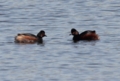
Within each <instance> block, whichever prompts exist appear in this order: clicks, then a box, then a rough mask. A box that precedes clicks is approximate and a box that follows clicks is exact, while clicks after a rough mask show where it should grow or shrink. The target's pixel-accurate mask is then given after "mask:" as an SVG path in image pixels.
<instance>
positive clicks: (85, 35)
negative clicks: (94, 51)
mask: <svg viewBox="0 0 120 81" xmlns="http://www.w3.org/2000/svg"><path fill="white" fill-rule="evenodd" d="M71 35H73V41H74V42H77V41H80V40H88V41H92V40H99V36H98V34H96V31H95V30H86V31H84V32H82V33H80V34H79V32H78V31H77V30H76V29H75V28H72V29H71Z"/></svg>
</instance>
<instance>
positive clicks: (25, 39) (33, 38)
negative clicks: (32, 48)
mask: <svg viewBox="0 0 120 81" xmlns="http://www.w3.org/2000/svg"><path fill="white" fill-rule="evenodd" d="M45 36H46V34H45V31H44V30H41V31H40V32H38V34H37V35H34V34H31V33H18V34H17V36H15V42H16V43H36V42H37V43H43V39H42V38H43V37H45Z"/></svg>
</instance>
